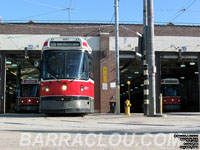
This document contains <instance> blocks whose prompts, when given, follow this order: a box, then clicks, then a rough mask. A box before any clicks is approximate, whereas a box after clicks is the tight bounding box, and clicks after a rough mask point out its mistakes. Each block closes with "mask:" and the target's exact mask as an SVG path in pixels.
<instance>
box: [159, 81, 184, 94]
mask: <svg viewBox="0 0 200 150" xmlns="http://www.w3.org/2000/svg"><path fill="white" fill-rule="evenodd" d="M161 89H162V94H163V96H180V86H179V85H178V84H163V85H162V86H161Z"/></svg>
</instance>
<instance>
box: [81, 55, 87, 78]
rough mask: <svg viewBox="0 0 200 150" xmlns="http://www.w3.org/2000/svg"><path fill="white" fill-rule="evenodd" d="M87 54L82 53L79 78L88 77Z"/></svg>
mask: <svg viewBox="0 0 200 150" xmlns="http://www.w3.org/2000/svg"><path fill="white" fill-rule="evenodd" d="M87 62H88V55H87V53H85V54H84V59H83V68H82V73H81V78H82V79H87V78H88V63H87Z"/></svg>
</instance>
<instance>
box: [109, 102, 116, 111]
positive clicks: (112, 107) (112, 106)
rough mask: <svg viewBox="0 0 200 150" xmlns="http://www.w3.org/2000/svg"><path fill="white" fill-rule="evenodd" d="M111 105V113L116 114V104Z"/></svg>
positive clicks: (111, 103)
mask: <svg viewBox="0 0 200 150" xmlns="http://www.w3.org/2000/svg"><path fill="white" fill-rule="evenodd" d="M109 103H110V113H116V102H109Z"/></svg>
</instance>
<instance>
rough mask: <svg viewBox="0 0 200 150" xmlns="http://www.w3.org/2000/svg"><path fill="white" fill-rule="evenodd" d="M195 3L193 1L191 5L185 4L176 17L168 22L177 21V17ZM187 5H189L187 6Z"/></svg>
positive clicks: (194, 0)
mask: <svg viewBox="0 0 200 150" xmlns="http://www.w3.org/2000/svg"><path fill="white" fill-rule="evenodd" d="M195 2H196V0H193V1H192V2H191V3H189V1H188V3H186V4H185V5H184V6H183V7H182V8H181V9H180V10H179V11H178V12H177V13H176V16H175V17H174V18H173V19H171V21H170V22H173V21H174V20H175V19H177V18H178V17H179V16H181V15H182V14H183V13H184V12H186V11H187V10H188V9H189V8H190V7H191V6H192V5H193V4H194V3H195ZM188 4H189V5H188Z"/></svg>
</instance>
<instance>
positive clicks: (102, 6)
mask: <svg viewBox="0 0 200 150" xmlns="http://www.w3.org/2000/svg"><path fill="white" fill-rule="evenodd" d="M0 2H1V3H0V16H1V18H2V22H9V21H11V20H16V21H24V22H26V21H28V20H33V21H36V22H41V21H43V22H62V21H61V20H64V22H67V21H69V20H70V22H112V21H114V18H113V14H114V0H0ZM63 8H71V9H72V10H70V11H69V10H63ZM142 9H143V0H120V2H119V21H121V22H123V23H142V20H143V14H142V11H143V10H142ZM154 15H155V16H154V18H155V19H154V21H155V22H156V23H157V24H158V23H162V22H164V23H167V22H175V23H186V24H189V23H197V24H200V17H199V16H200V0H154Z"/></svg>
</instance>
